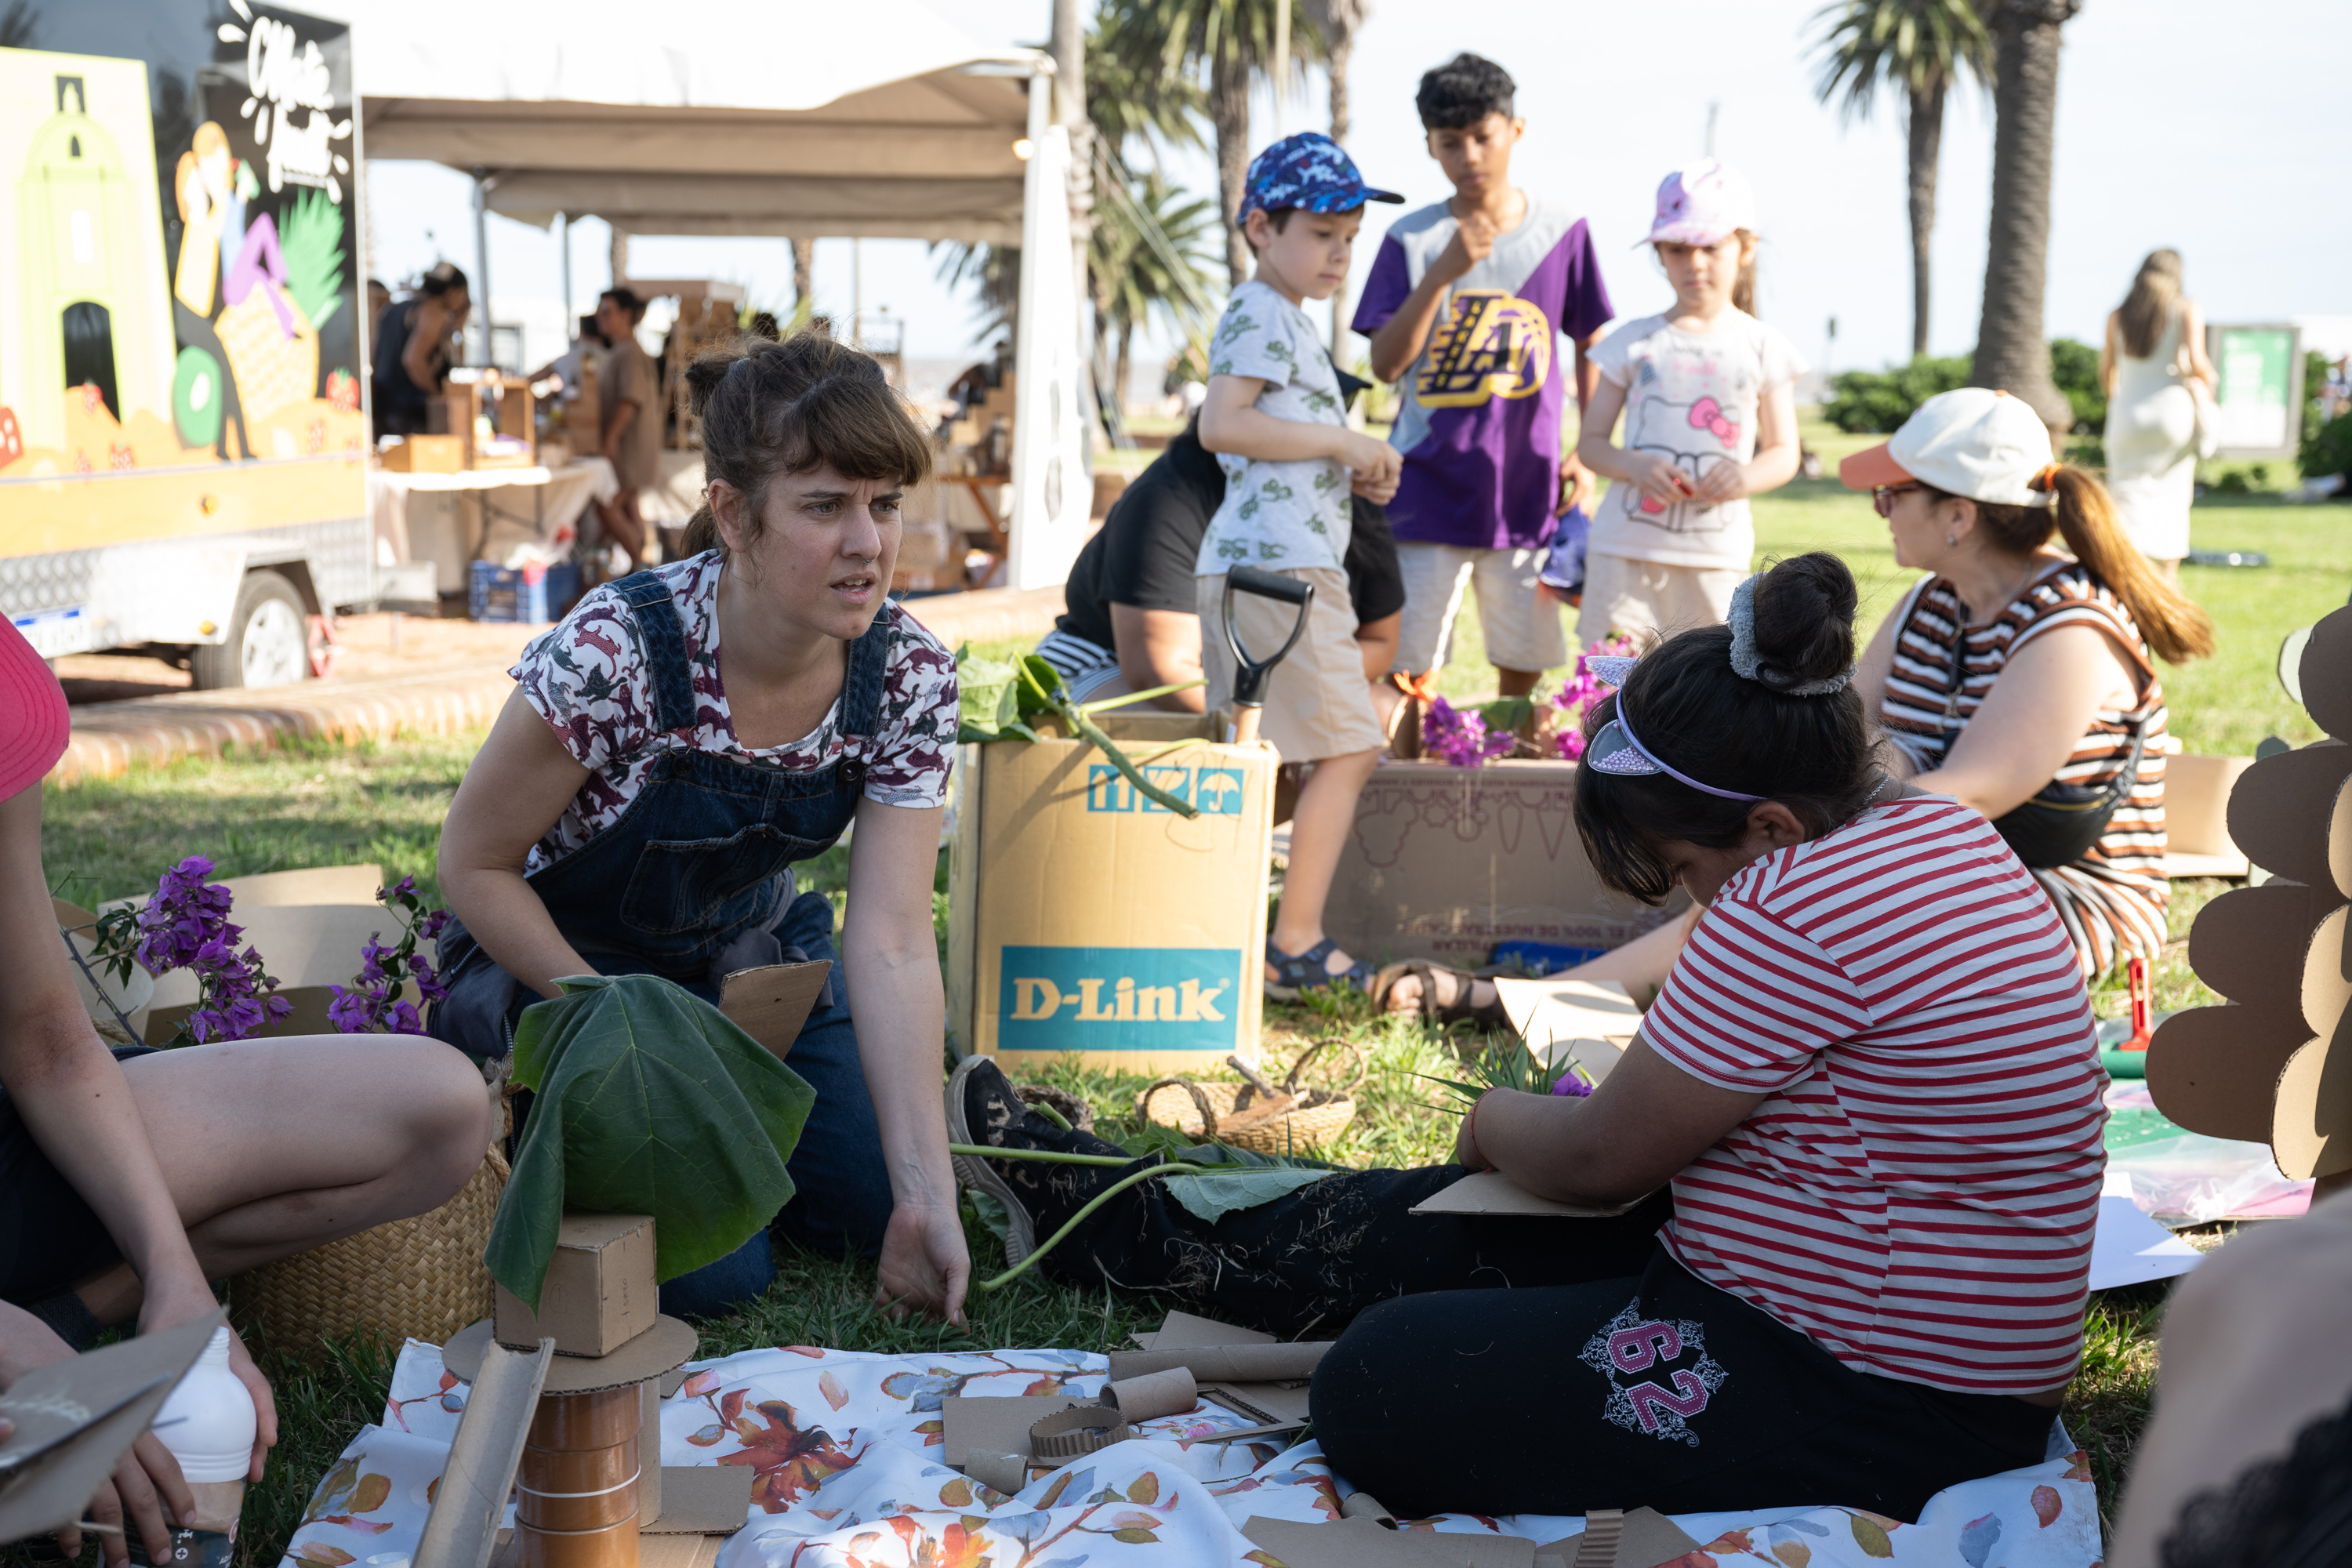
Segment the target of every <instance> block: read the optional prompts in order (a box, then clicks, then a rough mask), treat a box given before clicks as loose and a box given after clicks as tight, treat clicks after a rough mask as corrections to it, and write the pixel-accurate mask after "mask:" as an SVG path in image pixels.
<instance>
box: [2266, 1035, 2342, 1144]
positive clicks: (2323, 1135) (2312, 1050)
mask: <svg viewBox="0 0 2352 1568" xmlns="http://www.w3.org/2000/svg"><path fill="white" fill-rule="evenodd" d="M2270 1145H2271V1153H2272V1155H2273V1157H2274V1158H2275V1159H2276V1160H2277V1161H2278V1167H2279V1170H2280V1172H2281V1173H2283V1174H2284V1175H2285V1176H2287V1177H2288V1178H2289V1179H2290V1180H2294V1181H2302V1180H2305V1178H2307V1177H2313V1176H2333V1175H2337V1174H2340V1173H2343V1172H2346V1171H2352V1016H2347V1017H2346V1018H2345V1020H2344V1021H2343V1022H2342V1023H2339V1024H2338V1025H2336V1033H2335V1035H2334V1037H2332V1038H2329V1039H2325V1040H2314V1041H2312V1042H2311V1044H2309V1045H2307V1046H2305V1047H2303V1048H2302V1049H2301V1050H2299V1051H2297V1052H2295V1053H2294V1056H2292V1057H2290V1058H2287V1064H2286V1070H2285V1071H2284V1072H2283V1073H2281V1074H2280V1075H2279V1078H2278V1093H2277V1100H2276V1103H2275V1106H2274V1109H2273V1112H2272V1120H2271V1129H2270Z"/></svg>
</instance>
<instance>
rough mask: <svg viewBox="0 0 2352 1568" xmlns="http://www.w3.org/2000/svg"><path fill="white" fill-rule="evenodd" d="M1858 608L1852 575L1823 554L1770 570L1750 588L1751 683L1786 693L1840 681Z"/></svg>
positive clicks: (1848, 662) (1850, 659) (1801, 557)
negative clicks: (1753, 625)
mask: <svg viewBox="0 0 2352 1568" xmlns="http://www.w3.org/2000/svg"><path fill="white" fill-rule="evenodd" d="M1860 605H1861V595H1859V594H1858V593H1857V592H1856V591H1855V589H1854V585H1853V573H1851V572H1849V571H1847V570H1846V565H1845V563H1844V562H1843V561H1841V560H1839V559H1838V558H1837V557H1836V556H1834V555H1832V554H1830V553H1829V552H1826V551H1821V550H1816V551H1813V552H1811V553H1809V554H1805V555H1799V556H1796V557H1795V558H1793V559H1791V560H1788V561H1783V562H1780V563H1779V564H1777V565H1775V566H1774V567H1773V568H1772V569H1771V570H1770V571H1769V572H1767V573H1766V574H1764V580H1763V581H1762V582H1760V583H1759V584H1756V655H1757V660H1756V679H1758V680H1759V681H1761V682H1763V684H1765V685H1766V686H1769V687H1771V688H1772V689H1775V690H1777V691H1786V690H1790V689H1793V688H1796V687H1800V686H1805V685H1808V684H1811V682H1813V681H1817V680H1834V679H1837V678H1838V677H1839V676H1841V675H1843V674H1844V673H1845V672H1846V671H1847V670H1849V669H1851V668H1853V617H1854V612H1855V610H1856V609H1857V608H1858V607H1859V606H1860Z"/></svg>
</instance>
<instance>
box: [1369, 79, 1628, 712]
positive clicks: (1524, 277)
mask: <svg viewBox="0 0 2352 1568" xmlns="http://www.w3.org/2000/svg"><path fill="white" fill-rule="evenodd" d="M1516 93H1517V86H1516V84H1515V83H1513V81H1512V80H1511V78H1510V73H1508V72H1507V71H1506V70H1504V69H1503V68H1502V67H1500V66H1498V65H1496V64H1495V62H1494V61H1492V60H1488V59H1483V58H1480V57H1478V56H1476V55H1472V54H1463V55H1457V56H1455V57H1454V58H1453V59H1452V60H1450V61H1448V62H1447V63H1446V64H1444V65H1443V66H1440V67H1439V68H1437V69H1435V70H1433V71H1431V72H1429V73H1428V74H1427V75H1426V76H1423V78H1422V79H1421V91H1420V93H1419V94H1418V95H1417V98H1416V102H1417V103H1418V105H1419V107H1420V110H1421V122H1422V125H1423V127H1424V128H1425V129H1426V131H1427V132H1428V135H1429V152H1430V155H1431V156H1432V157H1433V158H1435V159H1436V160H1437V162H1438V165H1439V167H1441V168H1443V169H1444V171H1445V177H1446V178H1447V179H1448V180H1451V181H1452V182H1453V184H1454V195H1453V197H1452V198H1451V199H1450V200H1447V201H1444V202H1440V203H1438V204H1437V205H1434V206H1429V207H1423V209H1422V210H1420V211H1419V212H1416V213H1411V214H1408V215H1407V216H1404V217H1402V218H1400V219H1398V220H1397V222H1396V223H1395V224H1394V225H1393V226H1391V227H1390V229H1389V231H1388V234H1387V236H1386V237H1383V238H1382V239H1381V248H1380V252H1379V254H1378V255H1377V256H1376V257H1375V258H1373V261H1372V270H1371V277H1370V279H1369V280H1368V281H1367V282H1366V284H1365V286H1364V298H1363V300H1362V302H1361V303H1360V305H1359V306H1358V307H1357V309H1356V320H1355V328H1356V331H1360V332H1361V333H1363V334H1364V335H1365V336H1367V337H1369V338H1370V339H1371V341H1372V374H1374V375H1376V376H1378V377H1380V378H1381V380H1382V381H1393V382H1399V383H1401V384H1400V386H1399V388H1398V390H1399V391H1400V392H1401V393H1402V407H1401V409H1400V411H1399V413H1398V416H1397V422H1396V427H1395V429H1394V431H1393V432H1392V433H1391V436H1390V439H1391V441H1393V442H1394V443H1395V444H1396V447H1397V448H1398V450H1400V451H1401V452H1402V453H1403V454H1404V478H1403V481H1402V485H1401V486H1400V487H1399V489H1398V490H1397V496H1396V500H1394V501H1392V502H1391V503H1390V505H1389V520H1390V521H1391V524H1392V525H1393V526H1394V528H1395V530H1396V540H1397V557H1398V561H1399V563H1400V564H1401V566H1402V570H1403V574H1404V584H1405V606H1404V625H1403V627H1402V636H1401V637H1400V640H1399V644H1398V647H1397V655H1396V662H1397V668H1398V669H1399V671H1401V672H1402V673H1404V674H1406V675H1408V676H1418V675H1422V674H1425V673H1426V672H1428V671H1429V670H1432V669H1433V668H1437V667H1438V666H1439V665H1441V664H1443V663H1444V662H1445V654H1446V646H1447V644H1448V643H1449V642H1450V641H1451V640H1452V635H1453V630H1454V616H1455V615H1456V614H1457V613H1458V612H1459V610H1460V609H1461V605H1462V590H1463V585H1464V581H1465V578H1466V579H1468V580H1469V581H1470V583H1471V584H1474V585H1475V590H1476V592H1477V595H1478V622H1479V626H1480V628H1481V630H1482V631H1483V632H1484V634H1485V637H1486V657H1487V658H1489V659H1491V660H1493V661H1494V664H1495V667H1496V678H1497V679H1498V681H1499V683H1500V689H1501V692H1502V694H1503V695H1504V696H1507V697H1512V696H1524V695H1526V694H1527V693H1528V692H1530V691H1533V690H1534V689H1535V685H1536V681H1537V680H1538V679H1539V678H1540V677H1541V675H1542V673H1543V672H1544V671H1545V670H1546V669H1550V668H1558V667H1559V666H1561V665H1564V664H1566V663H1567V662H1568V657H1569V650H1568V644H1567V640H1566V638H1565V637H1563V636H1562V635H1561V631H1560V624H1559V605H1558V603H1557V602H1555V601H1553V600H1551V599H1549V598H1547V597H1545V596H1544V595H1541V594H1539V593H1538V590H1537V583H1536V574H1537V573H1538V570H1539V569H1540V568H1541V567H1542V565H1543V561H1544V553H1545V546H1546V545H1547V543H1548V542H1549V541H1550V539H1551V537H1552V533H1553V530H1554V528H1555V526H1556V521H1557V519H1558V518H1559V516H1560V515H1562V514H1564V513H1566V512H1567V511H1568V510H1569V509H1570V506H1571V505H1582V504H1583V503H1585V502H1586V501H1587V500H1590V498H1591V492H1592V489H1593V483H1592V479H1591V475H1590V474H1588V473H1587V472H1586V471H1585V469H1584V468H1583V466H1582V465H1581V464H1580V463H1578V462H1577V460H1576V458H1575V455H1574V454H1573V452H1570V453H1568V454H1566V455H1563V454H1562V452H1561V449H1560V416H1561V413H1562V410H1563V405H1564V404H1565V402H1566V397H1567V385H1568V382H1569V377H1568V375H1567V374H1564V372H1565V371H1566V369H1567V367H1566V366H1565V365H1562V364H1561V363H1559V358H1560V356H1559V353H1558V349H1559V344H1558V342H1557V341H1556V334H1558V333H1562V332H1565V333H1566V334H1567V335H1568V337H1569V339H1570V342H1571V343H1572V344H1573V345H1574V363H1575V384H1576V403H1577V406H1578V408H1579V409H1581V408H1582V407H1583V406H1584V405H1585V404H1586V403H1588V402H1589V401H1590V400H1591V396H1592V393H1593V388H1594V385H1595V383H1596V381H1597V372H1596V371H1595V370H1594V369H1593V367H1592V365H1591V363H1590V362H1589V361H1588V358H1587V353H1588V351H1590V350H1591V347H1592V346H1593V344H1595V343H1597V342H1600V340H1601V329H1602V328H1603V327H1604V326H1606V325H1607V324H1608V321H1609V319H1610V317H1611V316H1612V315H1614V314H1615V313H1616V312H1615V310H1614V308H1613V307H1612V305H1611V304H1610V302H1609V290H1608V289H1607V287H1606V286H1605V285H1603V283H1602V282H1601V266H1600V262H1599V259H1598V258H1596V257H1595V256H1594V255H1593V251H1592V237H1591V235H1590V234H1589V233H1588V232H1587V231H1586V228H1585V225H1584V219H1583V218H1582V217H1581V216H1578V215H1577V214H1576V213H1574V212H1571V211H1570V210H1569V209H1568V208H1566V207H1564V206H1561V205H1558V204H1556V203H1553V202H1549V201H1545V200H1542V199H1539V198H1538V197H1535V196H1531V195H1528V194H1527V193H1526V192H1524V191H1521V190H1518V189H1517V188H1515V187H1514V186H1513V185H1512V184H1511V181H1510V170H1511V149H1512V148H1513V147H1515V146H1516V145H1517V143H1518V140H1519V138H1520V137H1521V136H1522V135H1524V134H1526V132H1527V121H1524V120H1522V119H1519V118H1518V117H1517V114H1516V113H1515V112H1514V104H1513V100H1514V97H1515V95H1516Z"/></svg>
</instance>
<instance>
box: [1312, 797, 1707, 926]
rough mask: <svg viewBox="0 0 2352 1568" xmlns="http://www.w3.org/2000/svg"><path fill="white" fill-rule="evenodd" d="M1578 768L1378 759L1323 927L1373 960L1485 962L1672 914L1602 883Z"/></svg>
mask: <svg viewBox="0 0 2352 1568" xmlns="http://www.w3.org/2000/svg"><path fill="white" fill-rule="evenodd" d="M1575 805H1576V764H1575V763H1514V762H1506V763H1490V764H1488V765H1487V766H1486V767H1482V768H1456V767H1451V766H1449V765H1447V764H1446V763H1423V762H1403V763H1391V762H1384V763H1381V764H1380V765H1379V766H1378V767H1376V768H1374V769H1373V770H1372V777H1371V780H1370V783H1368V784H1365V786H1364V793H1363V795H1361V796H1360V797H1359V799H1358V801H1357V804H1356V826H1355V830H1354V831H1353V832H1352V833H1350V834H1349V836H1348V844H1347V847H1345V848H1344V849H1343V850H1341V851H1340V855H1339V871H1338V873H1337V874H1336V875H1335V876H1334V877H1333V879H1332V882H1331V897H1330V901H1329V903H1328V905H1327V906H1326V912H1325V914H1324V917H1323V929H1324V930H1325V931H1328V932H1329V933H1330V935H1331V936H1332V937H1333V938H1334V939H1335V940H1336V941H1337V942H1339V945H1340V946H1341V947H1342V948H1344V949H1345V950H1346V951H1347V952H1349V953H1351V954H1353V955H1354V956H1355V957H1356V958H1358V959H1360V960H1361V961H1363V962H1366V963H1371V964H1373V965H1375V966H1377V965H1380V964H1383V963H1391V962H1392V961H1394V960H1397V959H1405V958H1425V959H1432V960H1434V961H1436V962H1438V963H1448V964H1452V965H1454V967H1456V968H1460V969H1475V968H1476V967H1477V966H1479V965H1480V964H1483V963H1487V962H1488V960H1489V956H1490V955H1491V954H1492V953H1493V952H1494V950H1495V944H1496V942H1513V941H1518V942H1545V943H1548V944H1550V945H1553V946H1559V947H1591V948H1612V947H1616V946H1619V945H1620V944H1622V943H1623V942H1628V941H1630V940H1632V939H1633V938H1634V937H1637V936H1640V935H1641V934H1643V932H1644V931H1653V930H1654V929H1656V928H1657V927H1659V926H1661V925H1664V923H1665V922H1666V921H1670V920H1674V919H1675V918H1677V917H1678V916H1680V915H1681V913H1682V912H1683V910H1685V909H1686V908H1688V906H1689V898H1688V896H1687V895H1686V894H1684V893H1682V892H1680V891H1679V890H1677V891H1676V892H1675V894H1674V896H1673V897H1672V898H1670V899H1669V900H1667V901H1666V902H1665V903H1664V905H1663V906H1661V907H1659V908H1656V909H1652V908H1651V907H1650V906H1648V905H1646V904H1644V903H1643V902H1642V901H1641V900H1639V899H1635V898H1632V897H1629V896H1628V895H1626V894H1623V893H1618V892H1612V891H1611V890H1610V889H1606V888H1604V887H1602V886H1601V879H1600V878H1599V877H1598V876H1597V875H1595V874H1594V872H1593V869H1592V865H1591V861H1589V860H1587V859H1586V858H1585V855H1584V845H1583V841H1582V840H1581V839H1580V838H1579V837H1577V833H1576V815H1575Z"/></svg>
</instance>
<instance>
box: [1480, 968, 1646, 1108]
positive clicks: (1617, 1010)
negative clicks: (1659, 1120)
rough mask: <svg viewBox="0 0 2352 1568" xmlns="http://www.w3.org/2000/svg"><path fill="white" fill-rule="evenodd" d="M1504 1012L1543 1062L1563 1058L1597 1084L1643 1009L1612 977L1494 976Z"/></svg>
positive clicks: (1629, 1038)
mask: <svg viewBox="0 0 2352 1568" xmlns="http://www.w3.org/2000/svg"><path fill="white" fill-rule="evenodd" d="M1495 989H1496V991H1497V992H1498V993H1500V994H1501V996H1502V1000H1503V1011H1504V1012H1505V1013H1506V1014H1507V1015H1508V1016H1509V1017H1510V1020H1511V1027H1512V1028H1514V1029H1517V1031H1518V1034H1519V1038H1520V1039H1522V1040H1524V1041H1526V1042H1527V1047H1528V1050H1529V1051H1531V1052H1533V1053H1534V1055H1535V1058H1536V1059H1537V1060H1538V1061H1539V1062H1542V1063H1543V1064H1544V1065H1545V1066H1546V1067H1559V1065H1561V1063H1562V1061H1563V1060H1564V1059H1567V1058H1573V1059H1574V1060H1576V1061H1577V1062H1578V1063H1579V1064H1580V1065H1581V1066H1582V1067H1583V1068H1584V1070H1585V1072H1586V1074H1587V1075H1589V1076H1590V1077H1591V1079H1592V1080H1593V1081H1594V1082H1595V1083H1598V1082H1600V1081H1601V1079H1604V1078H1606V1077H1608V1076H1609V1069H1610V1068H1613V1067H1615V1066H1616V1065H1617V1061H1618V1058H1620V1057H1622V1056H1623V1055H1624V1054H1625V1047H1627V1046H1629V1045H1631V1044H1632V1043H1633V1035H1634V1032H1635V1031H1636V1030H1638V1029H1640V1028H1641V1026H1642V1010H1641V1008H1639V1007H1637V1006H1635V1005H1633V997H1631V996H1629V995H1627V994H1625V987H1624V986H1622V985H1621V984H1618V983H1617V982H1616V981H1614V980H1604V981H1600V982H1597V983H1596V982H1593V981H1590V980H1513V979H1511V978H1509V977H1507V976H1498V977H1497V978H1496V981H1495Z"/></svg>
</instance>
